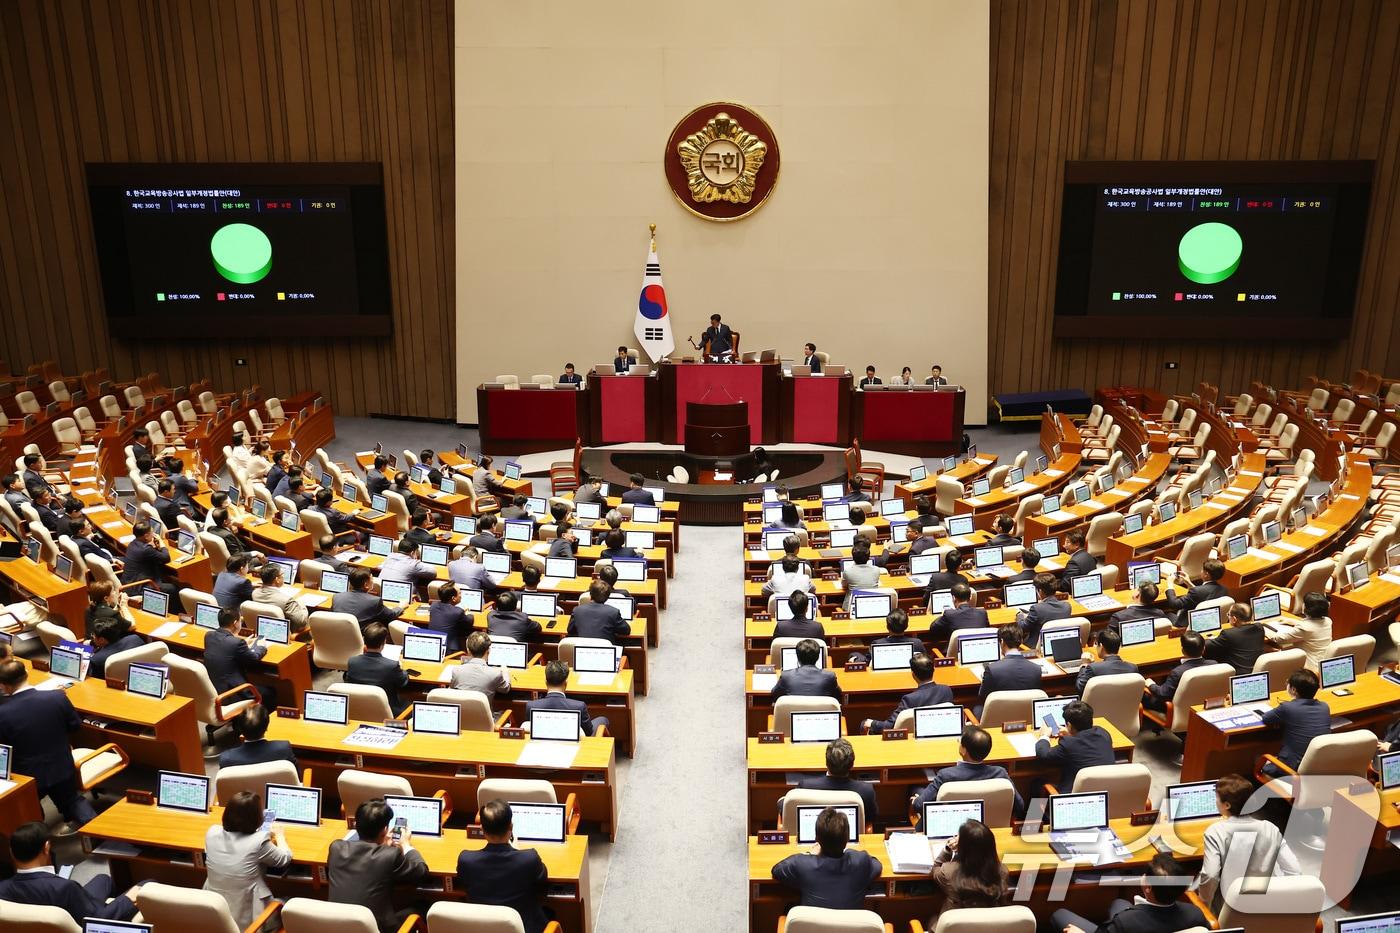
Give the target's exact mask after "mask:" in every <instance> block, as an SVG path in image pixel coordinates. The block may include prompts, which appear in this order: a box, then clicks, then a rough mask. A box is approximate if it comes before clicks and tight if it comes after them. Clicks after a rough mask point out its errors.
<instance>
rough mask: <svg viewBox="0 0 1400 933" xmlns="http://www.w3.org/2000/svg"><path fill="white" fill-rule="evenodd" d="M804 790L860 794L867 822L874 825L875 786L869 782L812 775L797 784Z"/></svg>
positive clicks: (859, 830) (826, 775)
mask: <svg viewBox="0 0 1400 933" xmlns="http://www.w3.org/2000/svg"><path fill="white" fill-rule="evenodd" d="M797 786H798V787H799V788H801V789H802V790H849V791H854V792H855V793H857V794H860V799H861V802H862V803H864V804H865V821H866V822H867V823H874V822H875V817H876V812H875V785H874V784H871V783H870V782H869V781H857V780H853V779H852V778H834V777H832V776H831V775H829V774H821V775H812V776H810V777H804V778H803V779H802V780H801V781H799V782H798V783H797ZM856 832H857V833H863V832H865V827H864V826H861V827H858V828H857V829H856Z"/></svg>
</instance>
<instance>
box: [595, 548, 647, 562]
mask: <svg viewBox="0 0 1400 933" xmlns="http://www.w3.org/2000/svg"><path fill="white" fill-rule="evenodd" d="M598 556H599V557H602V558H605V559H607V560H628V559H631V560H637V559H639V558H640V557H641V556H642V555H640V554H638V553H637V549H636V548H634V547H627V546H626V545H624V546H622V547H605V548H603V550H602V552H601V553H600V554H599V555H598Z"/></svg>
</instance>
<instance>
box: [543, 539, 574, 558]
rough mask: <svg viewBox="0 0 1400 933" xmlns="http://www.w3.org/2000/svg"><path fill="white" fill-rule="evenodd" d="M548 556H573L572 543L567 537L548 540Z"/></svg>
mask: <svg viewBox="0 0 1400 933" xmlns="http://www.w3.org/2000/svg"><path fill="white" fill-rule="evenodd" d="M547 556H549V557H573V556H574V545H573V543H572V542H571V541H569V539H568V538H555V539H554V540H553V541H551V542H549V554H548V555H547Z"/></svg>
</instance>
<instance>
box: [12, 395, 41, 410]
mask: <svg viewBox="0 0 1400 933" xmlns="http://www.w3.org/2000/svg"><path fill="white" fill-rule="evenodd" d="M15 404H16V405H18V406H19V412H20V414H22V415H37V414H38V413H39V412H40V411H42V410H43V408H44V406H42V405H40V404H39V397H38V396H37V395H35V394H34V393H33V392H29V391H27V390H26V391H24V392H16V393H15Z"/></svg>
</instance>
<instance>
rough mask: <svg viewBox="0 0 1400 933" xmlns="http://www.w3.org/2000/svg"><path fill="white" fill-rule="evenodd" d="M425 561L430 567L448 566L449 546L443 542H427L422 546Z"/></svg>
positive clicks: (421, 550)
mask: <svg viewBox="0 0 1400 933" xmlns="http://www.w3.org/2000/svg"><path fill="white" fill-rule="evenodd" d="M420 554H421V555H422V558H423V563H425V564H427V565H428V566H429V567H446V566H447V548H445V547H443V546H442V545H441V544H425V545H423V546H422V548H420Z"/></svg>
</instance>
